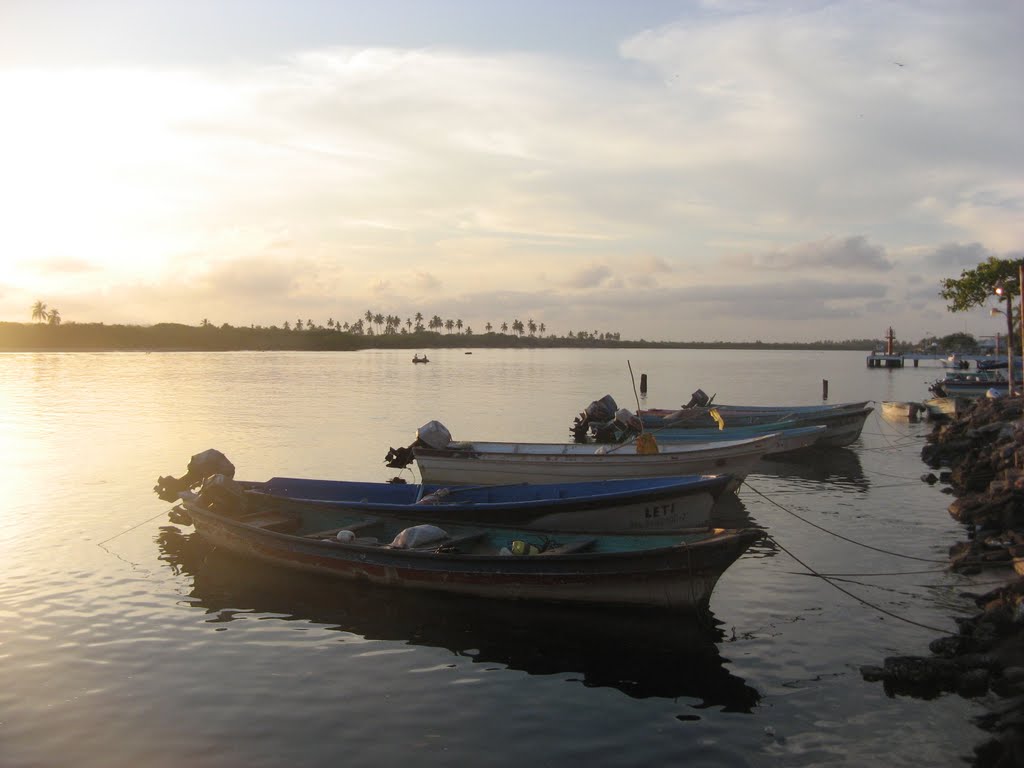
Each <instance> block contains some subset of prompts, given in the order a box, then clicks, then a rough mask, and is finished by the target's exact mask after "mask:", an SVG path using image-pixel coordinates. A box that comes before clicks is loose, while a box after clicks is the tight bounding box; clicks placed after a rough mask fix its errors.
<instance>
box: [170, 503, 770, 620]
mask: <svg viewBox="0 0 1024 768" xmlns="http://www.w3.org/2000/svg"><path fill="white" fill-rule="evenodd" d="M184 506H185V509H186V511H187V512H188V514H189V515H190V516H191V518H192V520H193V522H194V524H195V526H196V531H197V532H198V533H199V534H200V535H201V536H204V537H205V538H206V539H208V540H209V541H210V542H211V543H212V544H214V545H215V546H218V547H223V548H224V549H226V550H229V551H231V552H234V553H236V554H239V555H242V556H245V557H250V558H255V559H257V560H259V561H262V562H264V563H269V564H272V565H275V566H281V567H286V568H294V569H299V570H303V571H308V572H311V573H317V574H321V575H324V576H330V577H334V578H341V579H347V580H353V581H366V582H370V583H373V584H379V585H382V586H390V587H401V588H407V589H417V590H430V591H436V592H448V593H454V594H461V595H471V596H475V597H483V598H494V599H502V600H531V601H541V602H564V603H580V604H599V605H624V606H646V607H652V608H664V609H672V610H694V609H701V608H704V607H706V606H707V605H708V602H709V601H710V598H711V594H712V591H713V590H714V588H715V585H716V584H717V582H718V580H719V578H720V577H721V575H722V573H724V571H725V570H726V569H727V568H728V567H729V566H730V565H731V564H732V563H733V562H735V561H736V559H738V558H739V557H740V556H741V555H742V554H743V552H744V551H746V549H747V548H748V547H749V546H750V545H751V544H752V543H753V542H755V541H757V540H758V539H759V538H762V537H763V532H761V531H757V530H743V531H736V532H731V533H718V534H716V535H711V536H708V537H707V538H705V539H703V540H694V541H693V542H692V543H678V544H674V545H671V546H666V547H657V548H654V549H647V550H642V551H638V552H629V551H624V552H615V553H611V554H588V553H576V554H566V555H553V556H550V557H545V556H543V555H535V556H519V557H516V556H511V557H507V556H506V557H502V556H477V555H464V554H447V555H446V554H439V553H437V552H423V551H414V550H398V549H390V548H382V547H366V546H358V545H346V544H339V543H337V542H332V541H329V540H315V539H307V538H303V537H301V536H295V535H290V534H286V533H280V532H277V531H271V530H265V529H261V528H255V527H253V526H250V525H246V524H244V523H242V522H240V521H237V520H233V519H231V518H229V517H226V516H223V515H219V514H217V513H214V512H212V511H210V510H208V509H205V508H203V507H201V506H199V505H197V504H190V503H188V502H186V503H185V504H184Z"/></svg>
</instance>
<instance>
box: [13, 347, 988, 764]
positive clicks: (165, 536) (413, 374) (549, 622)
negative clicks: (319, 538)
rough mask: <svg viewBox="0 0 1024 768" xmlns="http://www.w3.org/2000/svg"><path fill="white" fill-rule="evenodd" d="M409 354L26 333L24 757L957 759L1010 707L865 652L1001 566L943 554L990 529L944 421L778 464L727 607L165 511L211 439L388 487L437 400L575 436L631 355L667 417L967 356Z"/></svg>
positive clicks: (510, 423) (888, 381)
mask: <svg viewBox="0 0 1024 768" xmlns="http://www.w3.org/2000/svg"><path fill="white" fill-rule="evenodd" d="M411 356H412V355H411V353H407V352H373V351H370V352H359V353H321V354H317V353H228V354H207V353H178V354H141V353H140V354H115V353H111V354H86V353H78V354H7V355H0V451H2V453H0V458H2V461H0V483H2V487H3V488H4V489H5V491H6V494H5V504H4V506H3V507H2V508H0V509H2V511H0V573H2V574H3V578H2V580H0V618H2V619H3V621H0V658H2V664H0V765H2V766H18V767H19V768H20V767H21V766H65V765H66V766H82V767H91V766H129V765H131V766H135V765H145V766H158V767H162V766H183V765H189V766H278V765H302V766H320V765H323V766H327V765H330V766H335V765H341V764H343V765H348V766H353V765H355V766H358V765H367V766H380V765H397V764H399V763H405V762H412V763H413V764H416V765H456V764H457V765H517V764H521V763H528V764H531V765H583V764H600V765H668V764H682V763H685V764H687V765H709V766H710V765H714V766H721V765H755V766H761V765H787V766H790V765H798V766H802V765H851V766H859V765H865V764H869V763H871V762H877V763H878V764H883V765H955V764H960V763H961V762H962V760H963V758H964V757H965V756H969V755H970V753H971V749H972V747H973V746H974V745H975V744H976V743H979V742H981V741H983V740H984V739H985V734H984V733H983V732H982V731H980V730H978V729H977V728H975V727H974V726H973V725H972V724H971V722H970V719H971V718H972V717H973V716H975V715H977V714H979V713H981V712H982V704H983V702H978V701H974V702H972V701H966V700H963V699H961V698H959V697H956V696H943V697H940V698H937V699H934V700H931V701H922V700H918V699H914V698H908V697H903V696H888V695H887V694H886V691H885V689H884V688H883V686H881V685H880V684H875V683H871V684H869V683H865V682H863V681H862V679H861V676H860V674H859V671H858V670H859V666H860V665H862V664H878V663H880V662H881V661H882V659H883V658H884V657H885V656H887V655H892V654H904V653H926V652H927V644H928V642H929V641H930V640H931V639H933V638H934V637H936V636H938V634H940V632H939V630H942V631H948V632H952V631H954V623H953V620H952V619H953V617H954V616H957V615H964V614H969V613H973V610H974V608H973V604H972V603H971V602H970V601H968V600H966V599H965V598H964V597H962V596H960V593H962V592H965V591H975V592H980V591H983V590H985V589H987V588H989V586H994V584H995V583H997V582H998V581H999V579H1000V578H1002V576H1003V575H1002V574H991V573H990V574H986V575H984V576H979V577H973V578H968V577H963V576H959V575H953V574H949V573H946V572H945V570H944V568H943V563H944V562H945V554H946V549H947V547H948V546H949V545H950V544H952V543H953V542H955V541H958V540H961V539H962V538H963V532H962V531H961V530H960V528H959V527H958V526H957V525H956V524H955V523H953V521H952V520H951V519H950V518H949V515H948V514H947V513H946V511H945V508H946V506H947V505H948V503H949V501H950V497H948V496H946V495H944V494H943V493H942V491H941V487H939V486H934V487H933V486H928V485H925V484H923V483H921V482H920V480H919V477H920V476H921V475H922V474H923V473H924V472H925V471H926V468H925V467H924V466H923V465H922V464H921V462H920V458H919V455H920V449H921V445H922V443H923V440H924V436H925V434H926V433H927V432H928V431H929V429H930V426H928V425H926V424H922V425H916V424H913V425H908V424H890V423H887V422H884V421H882V420H881V418H880V417H879V416H877V414H875V415H872V417H870V418H869V420H868V423H867V426H866V427H865V430H864V434H863V436H862V439H861V441H860V442H859V443H857V444H856V445H854V446H853V447H852V448H850V449H839V450H833V451H823V452H820V453H818V454H816V455H815V456H813V457H811V458H809V459H807V460H806V461H803V462H787V463H771V464H765V466H764V467H763V470H762V471H761V472H759V473H757V474H754V475H752V476H751V477H750V478H749V480H748V483H747V484H746V486H744V488H743V489H741V491H740V493H739V495H738V498H737V499H736V500H734V501H732V503H731V504H728V505H726V507H725V508H724V509H723V510H722V511H721V517H722V518H723V522H727V523H729V522H731V523H733V524H740V525H750V524H755V525H760V526H763V527H765V528H767V530H768V531H769V533H770V534H771V535H772V536H773V537H774V538H775V540H776V541H777V542H778V544H776V543H773V542H767V543H765V544H763V545H759V546H758V547H756V548H755V549H753V550H751V551H750V552H748V554H747V555H746V556H744V557H743V558H742V559H741V560H740V561H738V562H737V563H736V564H735V565H734V566H733V567H732V568H731V569H730V570H729V571H728V572H727V573H726V574H725V576H724V577H723V579H722V580H721V581H720V582H719V585H718V588H717V589H716V592H715V594H714V596H713V598H712V601H711V615H710V616H705V617H702V620H701V621H696V620H695V619H694V618H692V617H678V616H673V615H666V614H658V613H654V614H651V613H643V612H622V611H610V610H568V609H565V608H552V607H530V606H518V605H515V604H499V603H486V602H481V601H474V600H459V599H451V598H440V597H435V596H429V595H425V594H424V595H413V594H404V593H400V592H395V591H389V590H384V589H371V588H367V587H365V586H352V585H346V584H338V583H333V582H327V581H324V580H321V579H317V578H312V577H307V576H302V575H296V574H291V573H289V572H286V571H267V570H263V569H261V568H259V567H257V566H254V565H253V564H251V563H249V562H246V561H244V560H239V559H235V558H233V557H230V556H228V555H226V554H224V553H222V552H219V551H212V550H211V549H210V548H209V547H208V546H206V545H204V543H203V542H202V541H201V540H198V539H197V538H196V537H195V536H194V535H193V534H192V530H191V529H190V528H187V527H180V526H173V525H171V524H170V523H169V522H168V520H167V517H166V515H165V514H163V512H164V511H165V510H166V509H167V505H166V504H164V503H162V502H160V501H159V500H158V499H156V497H155V496H154V495H153V494H152V492H151V490H150V489H151V487H152V485H153V481H154V480H155V478H156V477H157V475H161V474H175V475H177V474H180V473H181V472H183V471H184V468H185V465H186V463H187V461H188V458H189V456H190V455H192V454H193V453H196V452H198V451H200V450H203V449H206V448H210V447H215V448H219V449H220V450H222V451H223V452H224V453H226V454H227V456H228V457H229V458H230V459H231V460H232V461H233V462H234V463H235V465H236V467H237V468H238V476H239V477H240V478H244V479H265V478H267V477H270V476H272V475H297V476H312V477H335V478H339V479H361V480H380V481H383V480H385V479H387V478H389V477H391V476H393V475H394V474H395V473H394V471H393V470H389V469H387V468H386V467H385V466H384V464H383V457H384V454H385V453H386V452H387V449H388V448H389V447H391V446H399V445H406V444H408V443H409V442H411V440H412V437H413V433H414V431H415V429H416V427H418V426H419V425H421V424H423V423H425V422H426V421H428V420H430V419H435V418H436V419H439V420H441V421H442V422H443V423H444V424H445V425H446V426H448V428H449V429H450V430H451V431H452V433H453V436H454V437H455V438H456V439H460V438H466V439H471V438H474V437H476V438H504V439H524V440H527V439H534V440H562V439H564V438H566V437H567V435H568V428H569V425H570V424H571V422H572V420H573V417H574V416H575V415H576V414H577V413H578V412H579V411H580V410H582V409H583V408H584V407H585V406H586V405H587V404H588V403H589V402H590V401H591V400H595V399H597V398H598V397H600V396H602V395H604V394H606V393H610V394H612V395H613V396H614V397H615V398H616V400H618V402H619V404H620V405H623V406H626V407H635V400H634V394H633V389H632V385H631V383H630V378H629V370H628V368H627V361H629V364H630V365H631V366H632V369H633V371H634V372H635V373H636V375H637V377H639V375H640V373H647V374H648V377H649V381H650V391H649V394H648V397H647V398H646V399H645V401H644V405H645V406H651V407H663V406H675V405H679V404H680V403H683V402H685V401H686V400H687V399H688V398H689V395H690V393H691V392H692V391H693V390H694V389H696V388H697V387H701V388H703V389H704V390H705V391H706V392H708V393H709V394H710V393H713V392H717V393H718V397H717V401H719V402H729V403H751V404H758V403H759V404H774V403H793V404H809V403H815V402H819V401H820V399H821V382H822V380H823V379H828V380H829V389H830V399H829V401H830V402H841V401H846V400H876V401H882V400H889V399H911V400H921V399H924V398H925V397H926V396H927V382H929V381H930V380H932V379H934V378H937V377H938V376H939V375H940V373H941V371H940V369H937V368H924V367H922V368H920V369H912V368H907V369H904V370H901V371H878V370H867V369H866V366H865V365H864V354H862V353H823V352H764V353H760V352H748V351H740V352H737V351H728V352H726V351H721V352H719V351H690V350H672V351H646V350H629V351H625V350H623V351H618V350H603V351H597V352H587V351H578V350H572V351H563V350H543V351H537V350H533V351H530V350H519V351H505V350H483V351H474V353H473V354H472V355H464V354H463V353H462V352H460V351H458V350H431V351H430V357H431V360H432V362H431V363H430V364H429V365H419V366H414V365H411V364H410V362H409V360H410V358H411ZM407 476H408V475H407ZM410 479H414V478H410ZM797 515H798V516H799V517H797ZM800 518H803V520H801V519H800ZM810 523H813V524H814V525H816V526H821V527H822V528H825V529H828V530H829V531H834V532H836V533H839V534H841V535H842V536H845V537H847V538H849V539H853V540H855V541H859V542H863V543H866V544H869V545H872V546H874V547H879V548H882V549H886V550H891V551H895V552H898V553H902V554H904V555H908V556H912V557H916V558H919V559H918V560H911V559H904V558H899V557H895V556H892V555H889V554H884V553H881V552H877V551H873V550H869V549H865V548H863V547H858V546H855V545H853V544H851V543H849V542H847V541H843V540H841V539H838V538H836V537H835V536H832V535H830V534H828V533H826V532H824V531H822V530H820V529H819V528H815V527H813V526H812V525H811V524H810ZM781 547H784V548H785V550H787V551H788V552H790V553H792V554H793V555H795V556H796V557H798V558H800V560H802V561H803V562H805V563H807V564H808V565H809V566H811V567H812V568H814V569H816V570H817V571H819V572H825V573H829V574H837V583H838V584H839V585H840V586H842V587H843V589H845V590H847V591H849V592H850V593H853V595H856V596H857V597H859V598H860V599H861V600H863V601H866V602H868V603H871V604H872V605H873V606H876V608H877V609H876V608H872V607H868V606H866V605H864V604H862V603H861V602H858V600H856V599H854V598H853V597H851V596H849V595H847V594H844V593H842V592H840V591H838V590H837V589H835V588H834V587H832V586H830V585H829V584H827V583H825V582H823V581H822V580H820V579H816V578H813V577H811V576H808V575H806V571H805V570H804V569H803V568H802V567H801V566H800V565H799V564H798V563H797V562H796V561H794V560H793V559H792V558H791V557H790V556H789V555H788V554H786V552H785V551H783V550H782V549H781ZM882 574H885V575H882ZM891 574H902V575H891ZM883 611H884V612H883ZM886 612H888V613H886ZM889 614H896V615H897V616H900V617H903V618H906V619H909V620H911V621H914V622H918V623H920V624H924V625H927V626H929V627H933V628H935V629H934V630H931V629H922V628H920V627H917V626H913V625H911V624H908V623H905V622H903V621H900V620H898V619H896V618H894V617H893V616H892V615H889Z"/></svg>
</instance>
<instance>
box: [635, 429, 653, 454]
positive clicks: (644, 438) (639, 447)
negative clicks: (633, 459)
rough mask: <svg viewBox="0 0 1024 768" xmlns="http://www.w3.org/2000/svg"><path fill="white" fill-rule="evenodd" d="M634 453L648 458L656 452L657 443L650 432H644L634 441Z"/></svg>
mask: <svg viewBox="0 0 1024 768" xmlns="http://www.w3.org/2000/svg"><path fill="white" fill-rule="evenodd" d="M636 452H637V453H638V454H640V455H641V456H648V455H650V454H652V453H657V452H658V441H657V440H655V439H654V435H652V434H651V433H650V432H644V433H643V434H642V435H640V436H639V437H638V438H637V439H636Z"/></svg>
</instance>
